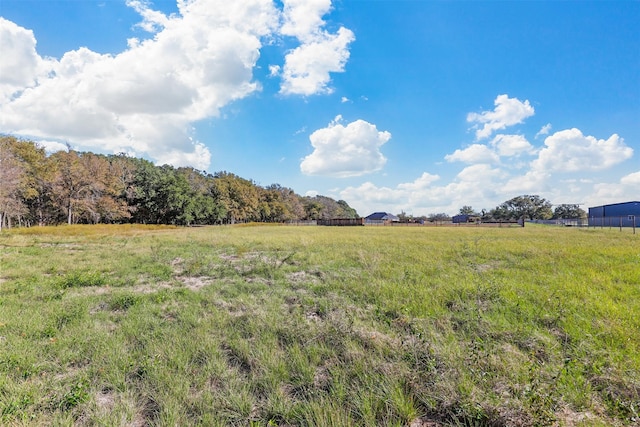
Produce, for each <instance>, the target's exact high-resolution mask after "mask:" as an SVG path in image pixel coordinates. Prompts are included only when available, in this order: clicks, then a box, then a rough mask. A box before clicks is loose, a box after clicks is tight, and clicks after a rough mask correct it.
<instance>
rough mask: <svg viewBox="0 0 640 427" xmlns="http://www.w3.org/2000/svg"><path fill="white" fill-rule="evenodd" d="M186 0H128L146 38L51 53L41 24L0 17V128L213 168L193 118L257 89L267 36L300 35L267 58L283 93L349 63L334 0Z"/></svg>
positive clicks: (312, 87) (317, 83)
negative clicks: (172, 5) (158, 6)
mask: <svg viewBox="0 0 640 427" xmlns="http://www.w3.org/2000/svg"><path fill="white" fill-rule="evenodd" d="M177 4H178V13H177V14H175V15H169V16H168V15H165V14H164V13H162V12H160V11H157V10H153V9H152V8H151V7H150V6H149V3H148V2H146V1H140V0H128V1H127V5H128V6H129V7H131V8H132V9H133V10H135V11H136V12H137V13H138V14H139V15H140V18H141V22H140V23H139V24H138V27H139V28H141V29H143V30H145V31H147V32H149V38H147V39H144V40H139V39H137V38H131V39H129V40H128V48H127V49H126V50H125V51H123V52H121V53H118V54H115V55H103V54H99V53H96V52H93V51H91V50H89V49H87V48H82V47H81V48H78V49H77V50H73V51H69V52H66V53H65V54H64V55H63V56H62V57H61V58H59V59H56V58H43V57H41V56H40V55H39V54H38V53H37V50H36V37H35V36H34V34H33V32H32V31H30V30H28V29H25V28H22V27H20V26H18V25H16V24H15V23H13V22H11V21H8V20H6V19H3V18H0V51H2V52H3V60H2V61H1V62H0V129H2V131H3V132H5V133H11V134H16V135H24V136H28V137H30V138H33V139H38V140H47V141H56V140H57V141H65V142H69V143H70V144H71V145H72V146H74V147H75V148H79V149H86V150H93V151H101V152H127V153H131V154H133V155H137V156H148V157H150V158H152V159H153V160H155V161H157V162H159V163H169V164H173V165H175V166H182V165H191V166H195V167H197V168H200V169H206V168H207V167H208V166H209V164H210V159H211V153H210V152H209V150H208V148H207V147H206V146H205V145H204V144H202V143H201V142H199V141H198V140H197V136H196V135H193V134H192V131H191V129H192V127H191V124H192V123H194V122H197V121H199V120H202V119H205V118H210V117H217V116H218V115H219V114H220V110H221V109H222V108H223V107H225V106H226V105H229V104H230V103H232V102H234V101H236V100H239V99H242V98H245V97H247V96H250V95H251V94H253V93H255V92H256V91H259V90H260V88H261V84H260V82H258V81H256V80H255V79H254V75H253V70H254V68H255V66H256V63H257V61H258V59H259V57H260V49H261V48H262V46H263V44H264V43H265V42H272V41H273V40H274V39H279V38H282V37H290V38H293V39H294V42H297V44H298V46H297V47H295V48H294V49H292V50H290V51H289V52H288V53H287V54H286V56H285V57H284V58H283V62H284V65H283V66H282V67H281V66H280V65H278V64H273V65H272V66H271V67H270V69H271V70H272V73H273V74H274V75H277V74H278V73H280V71H281V78H282V83H281V92H282V93H283V94H288V95H305V96H309V95H314V94H323V93H330V92H331V88H330V86H329V85H330V82H331V73H334V72H341V71H343V70H344V66H345V63H346V61H347V60H348V58H349V51H348V45H349V43H351V42H352V41H353V40H354V36H353V33H352V32H351V31H350V30H348V29H346V28H340V29H339V30H338V31H337V32H336V33H330V32H329V31H327V30H325V29H324V26H325V22H324V21H323V19H322V16H323V15H324V14H326V13H328V12H329V10H330V8H331V3H330V1H325V0H322V1H300V0H285V1H284V2H283V5H282V8H281V9H279V8H278V7H277V6H276V3H274V2H272V1H271V0H246V1H242V2H232V3H229V2H226V1H222V0H191V1H186V0H178V2H177Z"/></svg>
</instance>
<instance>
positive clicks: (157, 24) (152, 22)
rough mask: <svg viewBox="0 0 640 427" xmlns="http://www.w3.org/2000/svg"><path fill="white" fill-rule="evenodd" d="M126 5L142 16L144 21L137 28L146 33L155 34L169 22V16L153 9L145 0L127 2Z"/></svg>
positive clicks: (128, 0)
mask: <svg viewBox="0 0 640 427" xmlns="http://www.w3.org/2000/svg"><path fill="white" fill-rule="evenodd" d="M126 4H127V6H129V7H131V8H133V9H134V10H135V11H136V12H138V13H139V14H140V16H142V18H143V21H142V22H141V23H139V24H137V25H136V26H137V27H140V28H142V29H143V30H145V31H148V32H150V33H155V32H157V31H160V30H161V29H163V28H164V27H165V26H166V25H167V24H168V22H169V18H168V17H167V16H165V15H164V14H163V13H162V12H158V11H155V10H153V9H151V8H150V7H149V5H148V3H147V2H146V1H144V0H127V1H126Z"/></svg>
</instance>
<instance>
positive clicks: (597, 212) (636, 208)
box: [589, 201, 640, 227]
mask: <svg viewBox="0 0 640 427" xmlns="http://www.w3.org/2000/svg"><path fill="white" fill-rule="evenodd" d="M634 226H635V227H638V226H640V202H638V201H635V202H624V203H613V204H610V205H602V206H594V207H592V208H589V227H634Z"/></svg>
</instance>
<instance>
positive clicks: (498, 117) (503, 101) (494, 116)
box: [467, 95, 535, 139]
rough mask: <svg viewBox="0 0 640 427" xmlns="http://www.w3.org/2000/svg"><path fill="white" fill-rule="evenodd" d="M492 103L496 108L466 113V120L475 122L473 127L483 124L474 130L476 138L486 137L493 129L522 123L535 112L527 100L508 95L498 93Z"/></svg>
mask: <svg viewBox="0 0 640 427" xmlns="http://www.w3.org/2000/svg"><path fill="white" fill-rule="evenodd" d="M494 105H495V106H496V108H495V109H494V110H493V111H483V112H482V113H469V114H468V115H467V121H468V122H471V123H476V125H475V127H474V128H476V129H477V128H478V126H479V125H482V124H483V125H484V126H482V128H479V129H477V130H476V139H483V138H488V137H489V136H490V135H491V134H492V133H493V132H494V131H497V130H501V129H505V128H506V127H507V126H513V125H516V124H519V123H522V122H523V121H524V119H526V118H527V117H530V116H533V114H534V113H535V110H534V108H533V107H532V106H531V104H529V101H528V100H525V101H524V102H522V101H520V100H519V99H518V98H509V95H498V96H497V97H496V99H495V101H494Z"/></svg>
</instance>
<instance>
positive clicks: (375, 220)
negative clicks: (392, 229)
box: [364, 212, 400, 224]
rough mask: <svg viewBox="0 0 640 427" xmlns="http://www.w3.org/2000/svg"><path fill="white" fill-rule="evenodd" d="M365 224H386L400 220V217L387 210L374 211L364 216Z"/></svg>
mask: <svg viewBox="0 0 640 427" xmlns="http://www.w3.org/2000/svg"><path fill="white" fill-rule="evenodd" d="M364 222H365V224H386V223H392V222H400V218H398V217H397V216H395V215H393V214H390V213H386V212H374V213H372V214H371V215H369V216H367V217H365V218H364Z"/></svg>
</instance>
